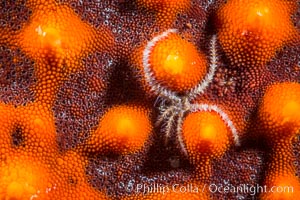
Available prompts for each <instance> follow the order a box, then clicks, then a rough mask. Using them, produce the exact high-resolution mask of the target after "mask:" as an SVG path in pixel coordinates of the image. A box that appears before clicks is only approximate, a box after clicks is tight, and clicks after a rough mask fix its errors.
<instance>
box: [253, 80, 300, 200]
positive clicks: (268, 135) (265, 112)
mask: <svg viewBox="0 0 300 200" xmlns="http://www.w3.org/2000/svg"><path fill="white" fill-rule="evenodd" d="M274 99H276V101H274ZM299 112H300V84H299V83H275V84H273V85H271V86H270V87H268V89H267V90H266V92H265V95H264V97H263V100H262V103H261V105H260V107H259V111H258V118H259V122H260V126H261V128H260V129H261V130H259V131H260V133H261V134H262V136H263V137H264V138H265V139H266V141H267V143H268V145H269V147H270V149H271V150H270V152H271V155H270V156H269V163H268V170H267V176H266V177H265V184H266V185H267V186H268V187H270V188H271V187H272V186H280V187H283V188H284V190H283V191H282V190H280V191H279V192H278V191H274V192H272V193H262V194H261V198H262V199H297V198H298V195H299V189H300V182H299V180H298V178H297V177H296V176H295V173H296V170H295V166H294V164H293V163H294V160H295V155H294V154H293V147H292V140H293V138H294V137H295V136H296V135H297V134H299V131H300V118H299ZM284 186H285V187H284Z"/></svg>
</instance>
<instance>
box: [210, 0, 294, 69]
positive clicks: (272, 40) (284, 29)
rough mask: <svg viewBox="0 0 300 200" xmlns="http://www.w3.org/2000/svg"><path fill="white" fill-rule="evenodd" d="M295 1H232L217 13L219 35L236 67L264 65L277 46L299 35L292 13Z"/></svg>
mask: <svg viewBox="0 0 300 200" xmlns="http://www.w3.org/2000/svg"><path fill="white" fill-rule="evenodd" d="M295 7H296V4H295V2H292V1H282V0H245V1H240V0H230V1H228V2H227V3H225V4H224V5H223V6H222V7H221V8H220V9H219V11H218V12H217V17H216V23H217V29H218V37H219V40H220V44H221V45H222V47H223V49H224V51H225V53H226V55H227V56H228V57H229V59H230V61H231V63H232V64H233V65H236V66H257V65H263V64H264V63H265V62H267V61H268V60H270V59H271V58H272V57H273V56H274V54H275V52H276V50H277V49H279V48H281V47H282V46H283V45H284V44H285V43H286V42H287V41H290V40H291V39H293V38H295V36H296V34H295V33H296V29H295V27H294V26H293V23H292V21H291V15H292V13H293V11H294V8H295Z"/></svg>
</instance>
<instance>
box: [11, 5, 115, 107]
mask: <svg viewBox="0 0 300 200" xmlns="http://www.w3.org/2000/svg"><path fill="white" fill-rule="evenodd" d="M32 4H33V5H31V4H29V5H31V6H32V7H33V8H35V7H34V5H36V4H37V5H38V3H37V2H33V3H32ZM42 8H43V9H40V8H35V9H36V10H35V11H36V12H34V13H33V15H32V16H31V19H30V21H29V23H28V24H26V25H25V26H24V27H23V29H22V30H21V31H20V33H18V34H17V35H16V36H15V37H14V40H13V43H15V44H17V45H19V46H20V47H21V49H22V50H23V51H24V52H25V53H26V54H28V56H29V57H31V58H32V59H34V60H35V61H36V76H37V79H38V83H37V85H36V88H35V93H36V98H37V99H38V100H39V99H40V100H42V101H44V102H45V101H47V102H49V103H52V102H53V100H54V96H55V94H56V92H57V88H58V87H59V85H60V84H61V82H62V81H63V80H65V79H66V76H67V75H68V74H70V73H71V72H75V71H77V70H78V69H82V61H81V60H80V59H82V58H83V57H84V56H86V55H87V54H88V53H90V52H93V51H98V50H100V51H104V50H108V48H111V47H112V45H113V43H114V41H113V37H112V35H111V33H110V31H109V30H107V29H106V28H104V27H100V28H99V29H95V28H93V27H90V26H89V25H88V24H87V23H85V22H83V21H82V20H81V19H80V18H79V17H78V16H77V15H76V14H75V13H74V11H73V10H72V9H71V8H69V7H68V6H64V5H56V4H54V3H53V2H51V1H50V2H47V3H46V4H45V5H44V6H43V7H42Z"/></svg>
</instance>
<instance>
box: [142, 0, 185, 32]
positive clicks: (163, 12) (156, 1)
mask: <svg viewBox="0 0 300 200" xmlns="http://www.w3.org/2000/svg"><path fill="white" fill-rule="evenodd" d="M137 3H138V5H139V6H141V7H144V8H146V9H148V10H150V11H155V12H156V18H157V23H158V24H160V26H162V27H166V26H169V25H171V24H172V23H173V21H174V20H175V17H176V15H177V14H179V13H182V12H183V11H186V10H187V9H188V8H189V7H190V4H191V2H190V0H177V1H175V0H149V1H147V0H137Z"/></svg>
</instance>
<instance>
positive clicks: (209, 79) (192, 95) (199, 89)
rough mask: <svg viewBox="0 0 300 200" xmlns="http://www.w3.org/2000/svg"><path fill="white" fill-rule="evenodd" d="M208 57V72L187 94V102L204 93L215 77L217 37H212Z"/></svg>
mask: <svg viewBox="0 0 300 200" xmlns="http://www.w3.org/2000/svg"><path fill="white" fill-rule="evenodd" d="M209 57H210V64H209V71H208V73H207V74H206V76H205V78H204V79H203V80H202V81H201V82H200V83H199V84H198V85H197V86H196V87H194V88H192V89H191V90H190V91H189V92H188V93H187V96H188V99H189V101H192V100H194V99H195V98H196V97H197V96H198V95H200V94H202V93H204V91H205V89H206V88H207V87H208V86H209V84H210V83H211V82H212V80H213V77H214V75H215V72H216V69H217V66H218V65H217V62H218V56H217V36H216V35H213V36H212V39H211V41H210V49H209Z"/></svg>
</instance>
